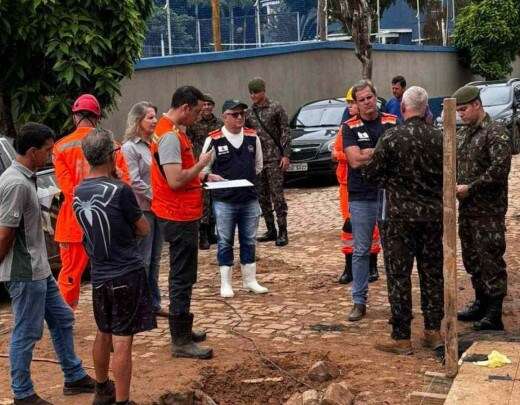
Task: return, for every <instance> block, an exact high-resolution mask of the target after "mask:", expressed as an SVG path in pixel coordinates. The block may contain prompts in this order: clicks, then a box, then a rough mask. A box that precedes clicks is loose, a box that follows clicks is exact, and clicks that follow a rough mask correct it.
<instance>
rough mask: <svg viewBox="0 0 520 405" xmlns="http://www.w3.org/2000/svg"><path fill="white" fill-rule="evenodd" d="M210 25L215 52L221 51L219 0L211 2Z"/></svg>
mask: <svg viewBox="0 0 520 405" xmlns="http://www.w3.org/2000/svg"><path fill="white" fill-rule="evenodd" d="M211 25H212V27H213V44H214V48H215V52H220V51H221V50H222V39H221V37H220V0H211Z"/></svg>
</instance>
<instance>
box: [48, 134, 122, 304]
mask: <svg viewBox="0 0 520 405" xmlns="http://www.w3.org/2000/svg"><path fill="white" fill-rule="evenodd" d="M91 130H92V128H90V127H79V128H77V129H76V130H75V131H74V132H73V133H71V134H70V135H67V136H65V137H63V138H62V139H60V140H59V141H58V142H56V144H55V145H54V149H53V150H52V159H53V162H54V169H55V172H56V180H57V182H58V186H59V187H60V189H61V192H62V193H63V197H64V200H63V202H62V204H61V206H60V211H59V212H58V218H57V219H56V231H55V235H54V240H55V241H56V242H58V243H59V244H60V258H61V270H60V274H59V276H58V286H59V288H60V292H61V295H62V296H63V299H64V300H65V301H66V302H67V303H68V304H69V305H70V306H71V307H72V308H73V309H75V308H76V307H77V305H78V301H79V286H80V283H81V276H82V274H83V271H84V270H85V268H86V267H87V264H88V257H87V253H86V252H85V248H84V247H83V243H82V241H83V231H82V230H81V227H80V225H79V224H78V221H77V220H76V216H75V214H74V210H73V209H72V202H73V199H74V189H75V188H76V186H78V185H79V183H81V181H82V180H83V179H84V178H85V177H86V176H87V175H88V173H89V171H90V166H89V164H88V162H87V161H86V159H85V156H84V155H83V151H82V150H81V141H82V139H83V138H85V136H87V134H88V133H89V132H90V131H91ZM116 168H117V173H118V175H119V177H120V178H121V179H122V180H123V181H125V182H127V183H130V177H129V174H128V167H127V165H126V162H125V160H124V157H123V154H122V153H121V151H118V152H116Z"/></svg>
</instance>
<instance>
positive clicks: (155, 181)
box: [150, 116, 202, 221]
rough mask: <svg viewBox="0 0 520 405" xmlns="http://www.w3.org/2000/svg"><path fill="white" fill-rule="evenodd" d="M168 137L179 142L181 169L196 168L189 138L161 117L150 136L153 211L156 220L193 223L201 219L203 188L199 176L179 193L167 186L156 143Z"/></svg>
mask: <svg viewBox="0 0 520 405" xmlns="http://www.w3.org/2000/svg"><path fill="white" fill-rule="evenodd" d="M169 133H173V134H174V135H175V136H177V137H178V138H179V141H180V145H181V160H182V164H181V166H182V169H189V168H190V167H193V166H194V165H195V164H196V159H195V155H194V154H193V145H192V143H191V141H190V139H189V138H188V136H187V135H186V134H185V133H184V132H183V131H181V130H180V129H179V128H177V127H176V126H175V124H174V123H173V121H172V120H170V119H169V118H168V117H166V116H163V117H161V119H160V120H159V121H158V122H157V126H156V127H155V133H154V134H153V136H152V144H151V148H150V149H151V152H152V167H151V178H152V207H151V208H152V211H153V213H154V214H155V215H157V216H158V217H159V218H162V219H166V220H168V221H196V220H198V219H200V217H202V187H201V183H200V179H199V176H195V177H194V178H193V179H191V180H190V181H189V182H188V183H187V184H185V185H184V186H183V187H182V188H180V189H178V190H173V189H172V188H171V187H170V185H169V184H168V180H167V179H166V177H165V175H164V172H163V169H162V167H161V165H160V162H159V141H160V139H161V138H162V137H163V136H164V135H166V134H169Z"/></svg>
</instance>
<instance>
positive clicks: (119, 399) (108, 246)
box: [0, 78, 289, 405]
mask: <svg viewBox="0 0 520 405" xmlns="http://www.w3.org/2000/svg"><path fill="white" fill-rule="evenodd" d="M249 90H250V94H251V99H252V101H253V105H252V106H251V107H250V108H248V106H247V105H246V104H245V103H243V102H241V101H240V100H227V101H225V102H224V103H223V107H222V115H221V118H217V117H216V116H215V115H214V114H213V109H214V106H215V102H214V100H213V99H212V97H211V96H210V95H208V94H203V93H202V92H201V91H200V90H198V89H196V88H194V87H192V86H184V87H180V88H179V89H177V90H176V91H175V92H174V94H173V96H172V102H171V106H170V108H169V110H168V111H167V112H166V113H164V114H163V115H162V117H160V118H159V119H158V117H157V108H156V107H155V106H154V105H153V104H152V103H150V102H147V101H143V102H139V103H137V104H135V105H134V106H133V107H132V108H131V110H130V112H129V114H128V122H127V129H126V132H125V137H124V142H123V143H122V145H120V144H119V143H118V142H116V140H115V139H114V136H113V134H112V133H111V132H110V131H107V130H104V129H102V128H100V127H99V121H100V119H101V117H102V109H101V106H100V103H99V102H98V100H97V99H96V97H95V96H93V95H91V94H84V95H82V96H80V97H78V99H76V100H75V102H74V103H73V105H72V108H71V110H72V118H73V122H74V124H75V127H76V129H75V131H74V132H73V133H71V134H70V135H67V136H65V137H63V138H61V139H60V140H59V141H57V142H56V143H54V140H55V134H54V132H53V131H52V130H51V129H50V128H48V127H46V126H44V125H40V124H35V123H29V124H27V125H25V126H24V127H22V128H21V130H20V134H19V137H18V139H17V141H16V145H15V147H16V150H17V152H18V155H19V156H18V157H17V160H16V161H15V162H14V163H13V166H12V167H11V168H10V169H9V170H8V171H6V173H5V174H3V175H2V177H1V178H0V188H1V189H2V191H6V192H5V193H3V196H2V199H1V201H0V204H2V215H1V218H0V246H1V250H0V252H1V255H0V274H1V275H2V278H1V280H2V281H5V282H7V285H8V289H9V292H10V295H11V298H12V306H13V312H14V318H15V319H14V323H15V327H14V329H13V336H12V344H11V356H10V358H11V374H12V387H13V392H14V396H15V403H16V404H29V403H30V404H48V403H49V402H47V401H45V400H43V399H42V398H40V397H39V396H38V395H37V394H36V393H35V392H34V388H33V385H32V381H31V378H30V362H31V353H32V350H33V348H34V344H35V343H36V341H37V340H39V339H40V338H41V333H42V331H43V320H44V319H45V320H46V321H47V323H48V325H49V328H50V329H51V335H52V337H53V343H54V345H55V348H56V352H57V354H58V357H59V359H60V362H61V364H62V367H63V370H64V373H65V386H64V393H65V394H66V395H72V394H76V393H83V392H94V393H95V396H94V400H93V403H94V404H96V405H102V404H112V403H114V402H115V403H117V404H126V403H131V401H130V400H129V395H130V379H131V370H132V340H133V335H135V334H136V333H139V332H143V331H147V330H150V329H153V328H155V327H156V326H157V325H156V316H164V317H167V318H168V320H169V325H170V331H171V336H172V346H171V351H172V355H173V356H174V357H190V358H198V359H207V358H211V357H212V354H213V351H212V349H211V348H209V347H204V346H200V345H199V344H198V343H200V342H202V341H204V340H205V339H206V333H205V332H204V331H198V330H195V329H193V314H192V313H191V312H190V304H191V295H192V288H193V285H194V283H195V281H196V278H197V264H198V249H199V246H200V248H202V249H207V248H209V246H208V245H209V244H210V243H211V242H213V240H212V239H213V238H215V237H216V240H217V259H218V263H219V267H220V275H221V289H220V294H221V296H222V297H225V298H231V297H233V295H234V292H233V289H232V285H231V275H232V268H233V264H234V257H233V245H234V237H235V230H236V228H238V235H239V244H240V266H241V272H242V281H243V288H244V289H245V290H247V291H251V292H253V293H257V294H263V293H266V292H267V291H268V289H267V288H265V287H263V286H262V285H260V284H259V283H258V281H257V280H256V257H255V248H256V232H257V228H258V223H259V218H260V215H261V214H263V215H264V218H265V221H266V226H267V233H266V234H265V235H263V237H259V238H258V239H259V240H261V241H274V242H275V244H276V245H277V246H285V245H287V243H288V234H287V204H286V203H285V199H284V196H283V171H285V170H286V169H287V167H288V157H287V156H286V155H288V150H289V146H288V139H289V135H288V119H287V114H286V113H285V111H284V110H283V108H282V107H281V106H280V104H278V103H276V102H272V101H271V100H269V99H268V98H267V96H266V94H265V82H264V81H263V80H262V79H260V78H255V79H253V80H252V81H251V82H250V83H249ZM246 120H247V121H249V122H248V125H249V126H250V127H251V128H246V127H245V123H246ZM254 128H256V130H255V129H254ZM51 151H52V159H53V163H54V166H55V172H56V179H57V183H58V185H59V187H60V188H61V190H62V192H63V201H62V203H61V206H60V211H59V214H58V218H57V224H56V233H55V239H56V241H57V242H58V243H59V248H60V256H61V260H62V269H61V271H60V274H59V277H58V283H56V281H55V280H54V277H53V276H52V274H51V273H50V268H49V264H48V261H47V256H46V254H45V253H46V252H45V244H44V239H43V234H42V227H41V220H40V219H39V218H38V214H39V213H40V208H39V205H38V204H37V202H38V200H37V196H36V188H35V187H34V183H31V182H32V181H33V178H34V177H35V175H34V172H35V171H36V170H37V169H38V168H39V167H41V166H43V165H44V164H45V163H46V162H47V160H48V158H49V154H51ZM226 180H246V181H248V182H249V185H250V186H249V187H241V188H228V187H226V185H225V182H226ZM212 182H222V184H223V185H224V187H220V188H219V189H218V190H212V191H211V192H209V191H208V190H204V187H205V185H206V184H208V183H212ZM22 197H23V198H22ZM16 204H17V209H12V208H13V207H14V205H16ZM273 204H274V209H273ZM4 208H7V209H4ZM273 211H274V212H276V218H277V222H278V230H277V229H276V226H275V222H274V214H273ZM27 221H31V222H30V223H28V222H27ZM24 227H25V228H24ZM199 227H200V229H201V232H200V236H199ZM26 228H27V229H26ZM215 228H216V229H215ZM29 230H30V232H31V235H32V237H33V239H29V241H30V243H29V244H25V245H24V244H23V238H24V237H25V236H24V235H25V234H26V233H28V232H29ZM18 241H20V243H18ZM163 242H167V243H168V244H169V253H170V260H169V261H170V271H169V280H168V281H169V283H168V285H169V301H170V305H169V308H168V310H165V309H164V308H162V307H161V293H160V290H159V286H158V277H159V264H160V259H161V250H162V246H163ZM36 249H38V251H37V252H36ZM35 252H36V253H37V254H36V253H35ZM31 255H32V256H33V259H31ZM20 264H23V266H22V268H20V267H19V265H20ZM87 265H89V268H90V277H91V281H92V286H93V290H92V295H93V312H94V318H95V321H96V325H97V328H98V331H97V335H96V338H95V341H94V345H93V358H94V366H95V379H93V378H91V377H90V376H88V375H87V374H86V373H85V371H84V370H83V367H82V366H81V360H79V359H78V358H77V356H76V355H75V353H74V344H73V337H72V325H73V320H74V315H73V311H74V310H75V309H76V308H77V305H78V301H79V297H80V283H81V278H82V275H83V272H84V270H85V269H86V268H87ZM33 286H34V288H36V287H37V288H38V289H39V291H38V292H39V294H40V295H39V296H38V297H35V296H33V295H34V292H33V291H32V289H31V288H33ZM29 287H31V288H29ZM58 288H59V290H58ZM37 299H41V302H39V301H37ZM29 302H30V303H31V304H34V305H36V306H37V307H38V309H39V310H40V312H41V313H40V312H38V314H37V315H38V316H36V315H35V314H33V313H32V310H31V307H32V305H31V306H28V303H29ZM67 304H68V305H67ZM31 328H32V329H31ZM28 330H34V333H33V334H31V333H27V331H28ZM111 352H113V361H112V368H113V373H114V377H115V384H114V383H113V382H112V381H111V380H109V378H108V365H109V362H110V356H111Z"/></svg>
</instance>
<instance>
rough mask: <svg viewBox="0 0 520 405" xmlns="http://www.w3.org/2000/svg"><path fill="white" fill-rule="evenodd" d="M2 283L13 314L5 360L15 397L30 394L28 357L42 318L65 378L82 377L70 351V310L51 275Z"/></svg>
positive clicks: (66, 379)
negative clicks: (7, 363)
mask: <svg viewBox="0 0 520 405" xmlns="http://www.w3.org/2000/svg"><path fill="white" fill-rule="evenodd" d="M6 285H7V289H8V290H9V295H10V296H11V300H12V303H11V308H12V311H13V315H14V320H13V322H14V326H13V331H12V334H11V345H10V348H9V360H10V362H11V387H12V389H13V393H14V396H15V398H17V399H22V398H25V397H28V396H30V395H32V394H34V387H33V383H32V380H31V360H32V354H33V349H34V346H35V344H36V342H37V341H38V340H40V339H41V337H42V334H43V320H44V319H45V321H46V322H47V326H48V327H49V331H50V333H51V338H52V344H53V345H54V351H55V352H56V355H57V356H58V360H59V361H60V364H61V369H62V370H63V374H64V376H65V382H74V381H78V380H80V379H82V378H83V377H85V376H86V375H87V373H86V372H85V370H84V369H83V366H82V365H81V360H80V359H79V357H78V356H76V353H75V352H74V338H73V332H72V326H73V325H74V313H73V312H72V310H71V309H70V307H69V306H68V305H67V304H66V303H65V301H64V300H63V298H62V296H61V294H60V291H59V290H58V286H57V284H56V280H55V279H54V277H53V276H49V277H47V278H46V279H44V280H39V281H12V282H9V283H6Z"/></svg>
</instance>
